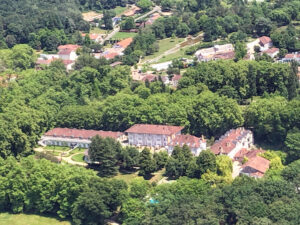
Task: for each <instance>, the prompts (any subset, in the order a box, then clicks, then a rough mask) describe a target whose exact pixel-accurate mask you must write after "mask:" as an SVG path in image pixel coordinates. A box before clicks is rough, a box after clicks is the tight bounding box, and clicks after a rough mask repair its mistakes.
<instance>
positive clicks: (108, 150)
mask: <svg viewBox="0 0 300 225" xmlns="http://www.w3.org/2000/svg"><path fill="white" fill-rule="evenodd" d="M121 151H122V146H121V144H120V143H119V142H118V141H116V140H115V139H113V138H102V137H100V136H98V135H97V136H95V137H93V138H92V142H91V144H90V146H89V156H90V159H91V161H92V162H97V167H98V169H99V174H100V175H101V176H113V175H116V174H117V171H118V166H117V162H118V158H119V155H120V153H121Z"/></svg>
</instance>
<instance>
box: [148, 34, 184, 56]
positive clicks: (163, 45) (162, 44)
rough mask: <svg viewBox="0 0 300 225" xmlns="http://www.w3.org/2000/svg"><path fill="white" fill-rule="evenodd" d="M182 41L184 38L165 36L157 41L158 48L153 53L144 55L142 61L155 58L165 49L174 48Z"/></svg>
mask: <svg viewBox="0 0 300 225" xmlns="http://www.w3.org/2000/svg"><path fill="white" fill-rule="evenodd" d="M182 41H184V38H175V39H172V38H166V39H163V40H159V41H158V46H159V50H158V52H155V53H154V54H153V55H148V56H146V57H145V58H144V59H143V61H146V60H149V59H153V58H156V57H158V56H160V55H161V54H163V53H164V52H165V51H168V50H169V49H171V48H174V47H175V46H176V45H177V44H178V43H180V42H182Z"/></svg>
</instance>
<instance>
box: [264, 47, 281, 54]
mask: <svg viewBox="0 0 300 225" xmlns="http://www.w3.org/2000/svg"><path fill="white" fill-rule="evenodd" d="M276 52H279V48H269V49H267V50H265V51H263V53H266V54H274V53H276Z"/></svg>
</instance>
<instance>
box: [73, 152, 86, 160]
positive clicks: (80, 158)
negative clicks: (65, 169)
mask: <svg viewBox="0 0 300 225" xmlns="http://www.w3.org/2000/svg"><path fill="white" fill-rule="evenodd" d="M72 160H73V161H75V162H85V161H84V154H83V153H80V154H77V155H74V156H72Z"/></svg>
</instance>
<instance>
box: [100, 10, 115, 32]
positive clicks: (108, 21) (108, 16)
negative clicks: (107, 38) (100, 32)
mask: <svg viewBox="0 0 300 225" xmlns="http://www.w3.org/2000/svg"><path fill="white" fill-rule="evenodd" d="M115 16H116V13H115V11H113V10H105V11H104V12H103V18H102V20H103V23H104V26H105V29H107V30H112V29H113V21H112V18H113V17H115Z"/></svg>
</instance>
